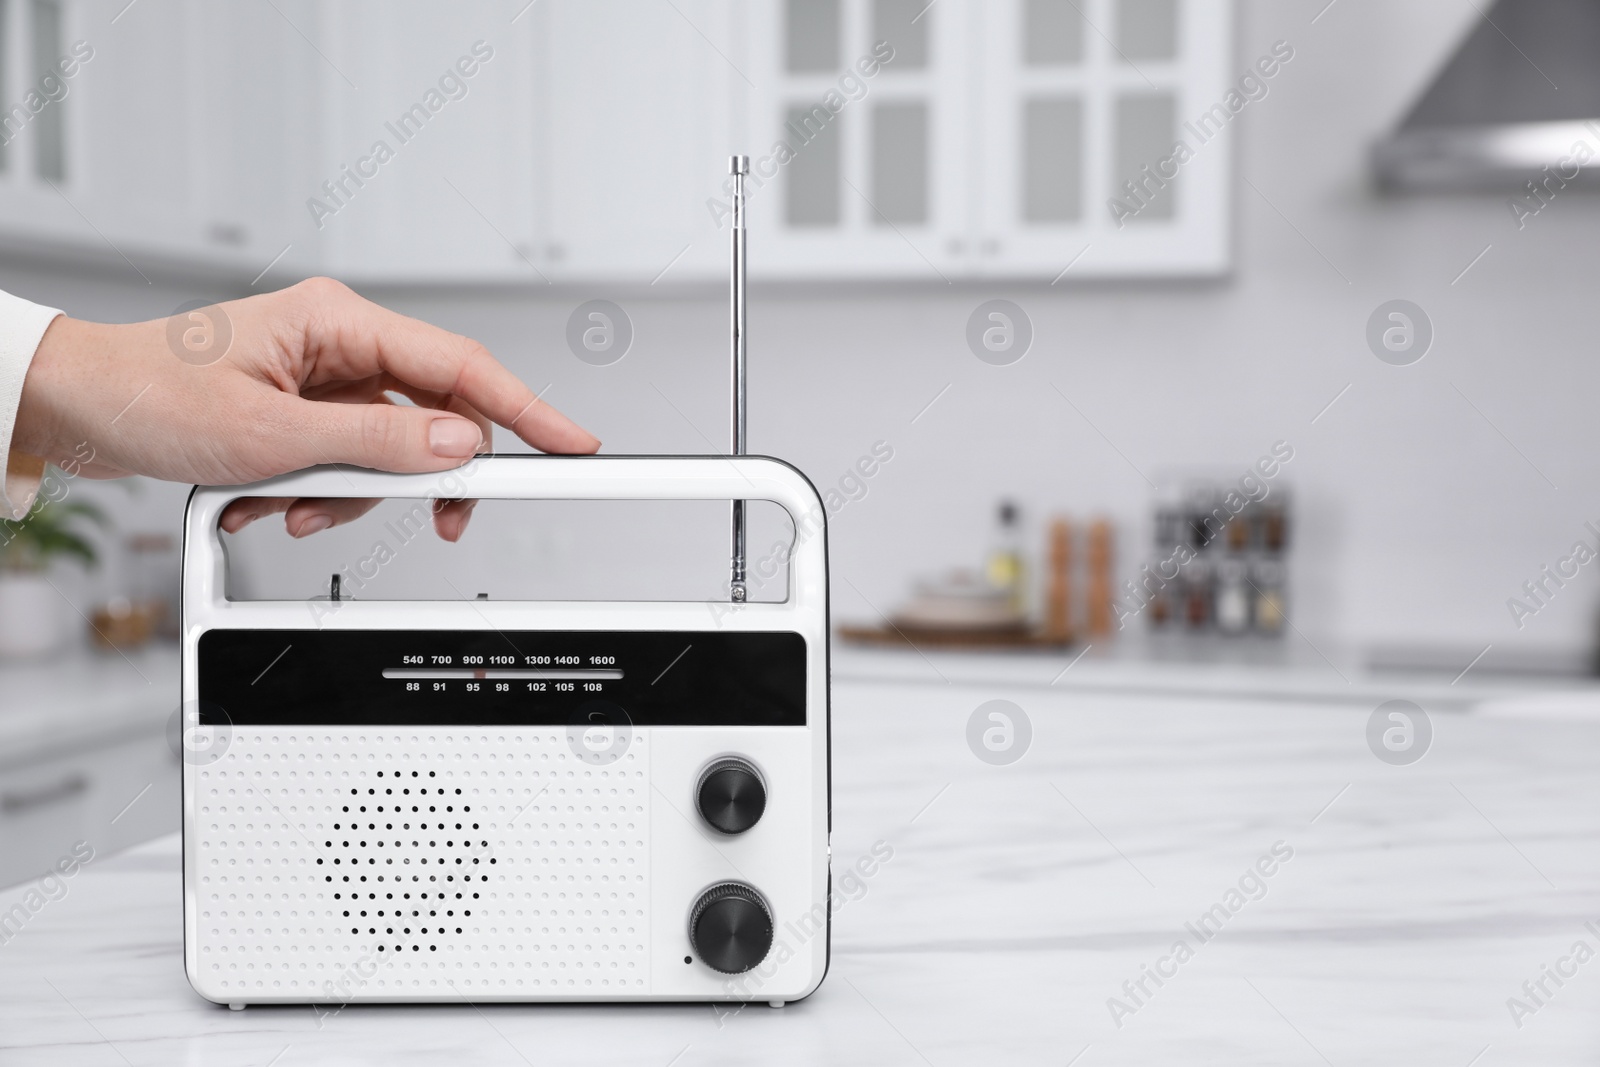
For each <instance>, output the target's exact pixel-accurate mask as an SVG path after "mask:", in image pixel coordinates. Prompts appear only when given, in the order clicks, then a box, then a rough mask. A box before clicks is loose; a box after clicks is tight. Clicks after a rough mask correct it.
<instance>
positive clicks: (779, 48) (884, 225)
mask: <svg viewBox="0 0 1600 1067" xmlns="http://www.w3.org/2000/svg"><path fill="white" fill-rule="evenodd" d="M964 15H965V9H964V7H963V5H962V4H961V3H959V2H950V0H946V2H945V3H940V4H937V5H929V4H928V3H927V0H820V2H819V0H766V2H763V3H757V4H752V5H749V7H748V9H747V14H746V18H747V20H748V26H747V34H746V40H747V54H748V55H749V58H750V67H751V75H750V76H751V79H752V80H753V82H754V86H753V87H747V91H746V94H745V95H746V96H747V98H748V106H747V108H746V113H747V116H748V117H747V120H746V123H745V138H744V140H745V142H746V143H747V144H748V145H749V151H750V154H751V164H752V175H753V176H752V181H751V191H750V224H751V226H752V227H753V228H754V229H755V230H756V232H757V237H756V238H755V240H756V241H757V242H758V244H757V245H756V246H755V247H756V248H757V249H758V250H759V251H758V252H755V253H753V254H752V257H751V263H750V270H751V273H752V274H754V275H757V276H780V277H799V278H831V277H838V276H840V275H844V276H853V277H885V278H889V277H892V278H898V279H910V280H928V281H933V282H935V283H938V282H941V281H949V280H950V279H951V278H952V276H957V275H961V274H967V273H971V265H972V263H973V260H972V259H971V240H972V235H973V224H972V223H973V220H972V207H973V185H972V180H973V178H974V176H975V175H974V173H973V168H972V167H971V166H970V165H969V154H970V153H969V152H968V131H969V129H970V128H971V126H972V123H973V116H972V114H971V103H972V93H971V88H972V81H973V77H972V74H973V72H972V70H971V65H970V55H969V48H968V46H967V43H966V41H965V35H966V32H967V30H966V26H965V25H964V21H965V20H964Z"/></svg>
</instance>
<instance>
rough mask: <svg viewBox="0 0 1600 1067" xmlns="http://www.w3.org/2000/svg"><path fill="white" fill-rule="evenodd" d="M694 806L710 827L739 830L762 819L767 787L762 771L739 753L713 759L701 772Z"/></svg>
mask: <svg viewBox="0 0 1600 1067" xmlns="http://www.w3.org/2000/svg"><path fill="white" fill-rule="evenodd" d="M695 807H697V808H699V809H700V817H701V818H702V819H704V820H705V821H706V824H707V825H709V826H710V827H711V828H712V829H713V830H716V831H717V832H719V833H724V834H742V833H744V832H745V831H746V830H748V829H750V827H752V826H754V825H755V824H756V823H758V822H760V821H761V813H762V812H764V811H766V810H767V787H766V783H765V782H763V781H762V780H761V772H760V771H758V770H756V769H755V766H754V765H753V764H752V763H751V762H750V761H749V760H744V759H740V758H739V757H738V756H728V757H725V758H723V759H719V760H713V761H712V763H711V765H710V766H708V767H707V768H706V769H705V770H703V771H701V772H700V784H699V786H698V787H697V788H696V789H695Z"/></svg>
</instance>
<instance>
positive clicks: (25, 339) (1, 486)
mask: <svg viewBox="0 0 1600 1067" xmlns="http://www.w3.org/2000/svg"><path fill="white" fill-rule="evenodd" d="M59 314H61V312H60V311H58V310H56V309H55V308H47V307H41V306H39V305H38V304H34V303H30V302H29V301H27V300H23V299H22V298H20V297H15V296H12V295H11V294H10V293H7V292H0V457H5V459H6V467H5V478H4V480H3V481H0V518H11V519H20V518H22V517H23V516H24V515H26V514H27V512H28V507H29V506H30V505H31V504H32V503H33V496H34V494H35V493H37V492H38V491H39V478H40V476H41V475H42V474H43V473H44V460H43V459H41V458H39V457H38V456H30V455H27V454H25V453H22V452H16V451H13V450H12V448H11V431H12V430H13V429H15V427H16V423H17V408H18V406H19V405H20V404H21V403H22V380H23V379H24V378H26V377H27V376H28V365H29V364H31V363H32V362H33V354H34V352H35V351H37V350H38V348H39V341H40V339H41V338H43V337H44V331H45V330H46V329H48V328H49V326H50V324H51V323H52V322H54V321H55V318H56V316H57V315H59Z"/></svg>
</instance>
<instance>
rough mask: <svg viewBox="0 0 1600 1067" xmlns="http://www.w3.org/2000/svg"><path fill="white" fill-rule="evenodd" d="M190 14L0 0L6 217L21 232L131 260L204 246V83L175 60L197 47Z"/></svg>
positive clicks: (176, 9)
mask: <svg viewBox="0 0 1600 1067" xmlns="http://www.w3.org/2000/svg"><path fill="white" fill-rule="evenodd" d="M189 13H190V12H189V11H188V9H187V6H186V5H185V4H182V3H168V4H163V5H150V7H149V8H148V9H147V10H145V11H140V12H138V16H139V17H137V18H136V17H134V14H133V13H132V12H125V13H123V16H122V17H121V18H116V16H117V8H116V7H115V6H114V5H113V4H111V3H109V2H106V3H101V2H98V0H93V2H90V0H84V2H72V3H67V2H59V0H4V2H3V3H0V25H3V32H0V108H3V109H4V111H5V115H4V138H5V140H6V142H7V143H6V144H5V147H4V148H3V149H0V153H3V159H4V167H3V171H0V174H3V183H4V197H3V201H4V207H3V209H0V224H3V225H4V227H5V229H6V233H7V236H8V237H9V239H10V240H11V241H12V242H15V243H24V244H31V243H34V242H42V243H47V244H50V245H52V246H59V247H62V248H64V249H67V250H69V251H82V252H87V253H89V254H90V255H94V256H101V257H104V258H106V259H108V260H115V261H116V262H117V263H118V264H119V265H121V264H124V263H125V261H126V264H125V265H127V266H128V268H129V269H130V270H136V269H137V268H136V267H133V266H132V264H134V263H137V262H138V260H139V259H140V258H142V254H146V253H149V252H151V251H158V252H160V253H163V254H170V255H188V254H192V253H193V252H194V251H195V250H196V249H197V248H198V247H199V233H198V229H197V228H196V227H195V226H193V225H192V221H193V220H192V214H191V213H192V205H193V203H194V201H195V199H196V197H197V195H198V183H197V182H196V180H195V177H194V175H193V173H192V172H191V171H190V169H189V168H188V166H187V165H186V164H187V159H188V152H189V149H190V142H191V138H192V136H193V134H194V126H193V122H192V114H191V112H190V110H189V108H190V102H191V101H192V100H194V99H195V98H196V95H197V94H196V93H195V91H194V89H195V84H196V83H195V79H194V78H193V76H192V71H191V69H190V68H189V67H188V66H187V65H186V64H183V63H181V62H175V61H174V60H176V59H177V58H179V57H180V56H182V55H184V54H185V50H186V47H187V46H188V45H189V44H191V43H192V41H191V32H192V27H191V25H190V22H189V19H188V15H189ZM114 18H115V19H116V21H115V22H113V19H114ZM135 90H137V91H135Z"/></svg>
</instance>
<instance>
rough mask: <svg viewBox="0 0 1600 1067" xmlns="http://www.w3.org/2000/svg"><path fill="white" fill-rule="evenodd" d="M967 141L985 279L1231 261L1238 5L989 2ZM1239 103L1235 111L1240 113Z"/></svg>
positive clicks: (973, 18)
mask: <svg viewBox="0 0 1600 1067" xmlns="http://www.w3.org/2000/svg"><path fill="white" fill-rule="evenodd" d="M981 7H982V10H981V12H980V11H979V10H978V9H977V6H976V5H975V6H974V8H973V9H972V10H971V11H970V12H969V16H970V22H969V39H970V40H971V41H972V42H973V47H974V48H975V49H977V50H978V52H979V53H980V55H981V60H980V61H979V67H980V69H981V73H980V75H979V78H978V80H979V82H980V83H981V91H980V100H981V102H980V103H979V105H978V111H977V119H978V121H977V122H976V123H975V125H974V134H973V136H974V147H975V148H976V149H977V150H978V151H977V152H976V155H977V156H978V157H979V158H981V160H982V165H981V169H980V172H979V174H978V176H977V178H976V180H975V181H976V197H975V202H976V203H977V204H978V205H979V211H980V218H979V220H978V223H977V239H976V242H975V244H976V250H977V256H978V265H979V270H980V271H981V272H982V273H983V274H986V275H992V276H1013V277H1014V276H1028V275H1036V276H1038V277H1040V278H1041V279H1042V280H1045V281H1052V280H1055V279H1057V278H1058V277H1062V273H1061V272H1063V271H1068V268H1069V267H1070V271H1068V276H1070V277H1119V276H1139V275H1157V276H1159V275H1191V276H1192V275H1212V274H1221V273H1224V272H1226V271H1227V269H1228V267H1229V255H1230V240H1229V236H1230V225H1231V222H1230V219H1231V211H1230V207H1231V197H1230V192H1229V186H1230V181H1231V174H1232V166H1233V161H1232V156H1233V151H1234V149H1233V141H1234V138H1235V136H1236V135H1235V134H1233V133H1232V131H1231V126H1232V124H1233V123H1234V122H1235V121H1237V115H1238V111H1239V110H1243V106H1244V105H1243V104H1241V103H1240V101H1242V100H1244V99H1245V98H1244V97H1243V96H1241V95H1239V94H1235V98H1233V99H1230V97H1229V93H1230V90H1232V89H1234V86H1233V85H1232V84H1231V82H1232V80H1233V75H1232V68H1231V66H1230V64H1231V63H1232V61H1233V56H1232V47H1231V42H1232V36H1233V11H1232V2H1231V0H988V2H985V3H984V4H982V5H981ZM1235 106H1237V108H1238V110H1234V107H1235Z"/></svg>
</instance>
